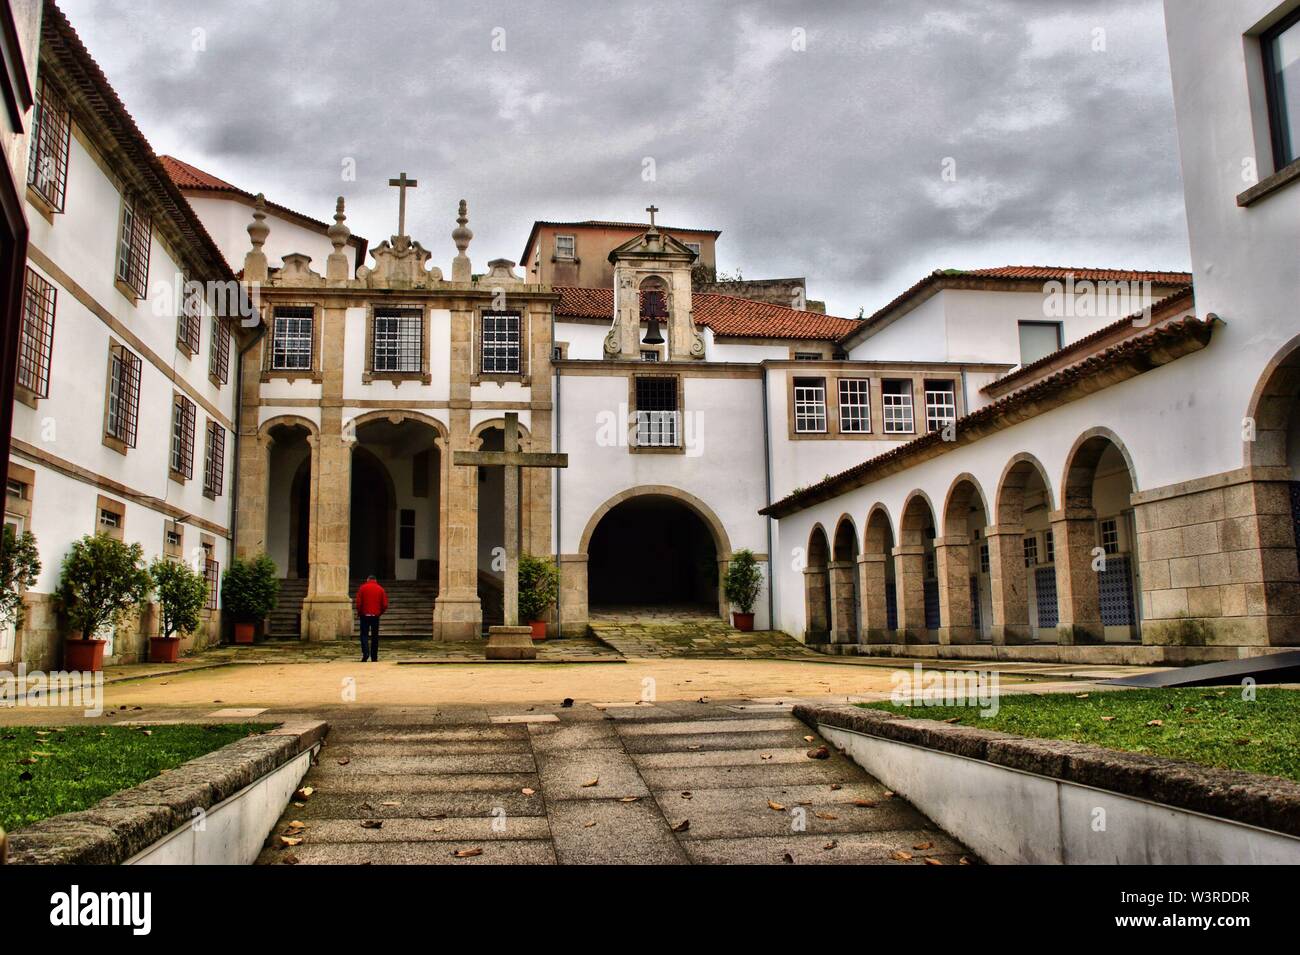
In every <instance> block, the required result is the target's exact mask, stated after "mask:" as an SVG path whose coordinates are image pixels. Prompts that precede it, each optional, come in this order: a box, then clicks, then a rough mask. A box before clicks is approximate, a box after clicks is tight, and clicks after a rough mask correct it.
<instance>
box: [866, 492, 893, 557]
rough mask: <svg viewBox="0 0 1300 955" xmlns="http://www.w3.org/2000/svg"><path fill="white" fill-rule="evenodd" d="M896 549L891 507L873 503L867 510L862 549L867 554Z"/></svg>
mask: <svg viewBox="0 0 1300 955" xmlns="http://www.w3.org/2000/svg"><path fill="white" fill-rule="evenodd" d="M893 549H894V522H893V520H892V519H891V518H890V516H889V508H887V507H885V505H884V504H873V505H872V506H871V509H870V510H869V511H867V521H866V524H864V525H863V529H862V551H863V553H867V554H884V555H886V556H888V555H889V552H890V551H891V550H893Z"/></svg>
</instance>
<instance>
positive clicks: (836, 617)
mask: <svg viewBox="0 0 1300 955" xmlns="http://www.w3.org/2000/svg"><path fill="white" fill-rule="evenodd" d="M831 558H832V559H831V563H830V588H831V642H833V643H857V642H858V601H859V596H860V595H859V593H858V531H857V528H856V527H855V526H854V524H853V518H852V517H850V516H849V515H848V514H842V515H840V518H839V520H838V521H836V522H835V536H834V538H832V540H831Z"/></svg>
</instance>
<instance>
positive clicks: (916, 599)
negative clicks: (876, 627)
mask: <svg viewBox="0 0 1300 955" xmlns="http://www.w3.org/2000/svg"><path fill="white" fill-rule="evenodd" d="M894 580H895V581H896V582H897V583H896V586H897V589H898V638H899V640H900V642H902V643H926V642H927V637H928V633H927V631H926V626H925V545H923V544H903V545H900V546H898V547H895V548H894Z"/></svg>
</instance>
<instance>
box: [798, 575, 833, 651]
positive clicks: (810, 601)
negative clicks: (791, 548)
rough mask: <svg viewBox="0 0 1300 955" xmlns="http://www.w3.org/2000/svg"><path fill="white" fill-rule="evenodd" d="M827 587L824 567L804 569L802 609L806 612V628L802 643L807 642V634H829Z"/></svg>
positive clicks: (827, 582)
mask: <svg viewBox="0 0 1300 955" xmlns="http://www.w3.org/2000/svg"><path fill="white" fill-rule="evenodd" d="M827 586H829V581H828V577H827V572H826V568H825V567H805V568H804V571H803V595H804V608H805V610H806V612H807V627H806V632H805V636H804V642H805V643H807V642H808V638H807V632H812V633H829V632H830V629H831V622H830V619H829V618H828V617H827V615H826V610H827V608H826V603H827V601H826V588H827Z"/></svg>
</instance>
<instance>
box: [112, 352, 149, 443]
mask: <svg viewBox="0 0 1300 955" xmlns="http://www.w3.org/2000/svg"><path fill="white" fill-rule="evenodd" d="M140 368H141V361H140V357H139V356H138V355H136V354H135V353H134V352H132V351H130V350H129V349H128V348H126V347H125V346H124V345H119V344H118V343H117V342H114V343H113V344H112V345H111V346H109V353H108V402H107V404H108V407H107V408H106V409H105V414H104V432H105V434H107V435H108V436H109V437H110V438H112V439H114V440H115V441H119V442H121V443H122V444H123V445H125V446H126V447H128V448H134V447H135V439H136V423H137V421H138V420H139V414H140Z"/></svg>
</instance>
